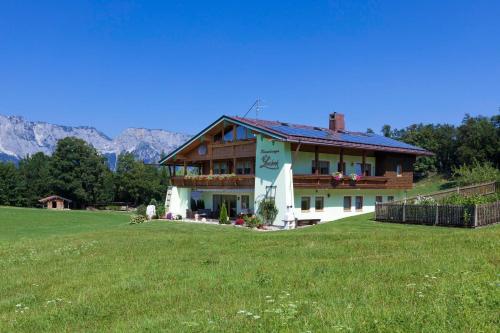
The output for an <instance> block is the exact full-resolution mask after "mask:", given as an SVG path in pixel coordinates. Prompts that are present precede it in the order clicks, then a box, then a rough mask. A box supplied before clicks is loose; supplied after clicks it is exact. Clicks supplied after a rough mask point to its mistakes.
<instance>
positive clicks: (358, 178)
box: [349, 173, 361, 182]
mask: <svg viewBox="0 0 500 333" xmlns="http://www.w3.org/2000/svg"><path fill="white" fill-rule="evenodd" d="M349 178H350V179H351V180H352V181H353V182H357V181H358V180H360V179H361V176H360V175H358V174H355V173H351V175H350V177H349Z"/></svg>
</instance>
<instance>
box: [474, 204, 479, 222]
mask: <svg viewBox="0 0 500 333" xmlns="http://www.w3.org/2000/svg"><path fill="white" fill-rule="evenodd" d="M477 226H478V225H477V204H476V205H474V228H476V227H477Z"/></svg>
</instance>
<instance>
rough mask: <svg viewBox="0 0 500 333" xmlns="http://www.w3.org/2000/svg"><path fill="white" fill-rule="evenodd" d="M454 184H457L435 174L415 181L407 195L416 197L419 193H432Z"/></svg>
mask: <svg viewBox="0 0 500 333" xmlns="http://www.w3.org/2000/svg"><path fill="white" fill-rule="evenodd" d="M454 186H456V185H455V183H454V182H452V181H450V180H448V179H445V178H444V177H443V176H442V175H440V174H435V175H432V176H429V177H426V178H424V179H422V180H419V181H418V182H416V183H414V184H413V189H411V190H408V192H407V195H408V197H414V196H417V195H425V194H431V193H433V192H437V191H442V190H447V189H449V188H450V187H454Z"/></svg>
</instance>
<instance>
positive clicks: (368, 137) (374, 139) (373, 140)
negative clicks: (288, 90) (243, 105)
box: [271, 126, 423, 150]
mask: <svg viewBox="0 0 500 333" xmlns="http://www.w3.org/2000/svg"><path fill="white" fill-rule="evenodd" d="M271 129H273V130H275V131H278V132H281V133H284V134H286V135H293V136H302V137H306V138H314V139H323V140H332V141H345V142H351V143H359V144H367V145H377V146H385V147H393V148H403V149H413V150H423V149H422V148H420V147H416V146H413V145H410V144H407V143H404V142H401V141H397V140H394V139H391V138H387V137H385V136H380V135H376V134H362V133H360V134H354V133H341V132H339V133H336V134H335V135H332V134H331V133H330V132H326V131H323V130H317V129H307V128H298V127H288V126H272V127H271Z"/></svg>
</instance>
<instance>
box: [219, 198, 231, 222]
mask: <svg viewBox="0 0 500 333" xmlns="http://www.w3.org/2000/svg"><path fill="white" fill-rule="evenodd" d="M219 223H220V224H229V218H228V217H227V209H226V203H225V202H223V203H222V206H221V208H220V215H219Z"/></svg>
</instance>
